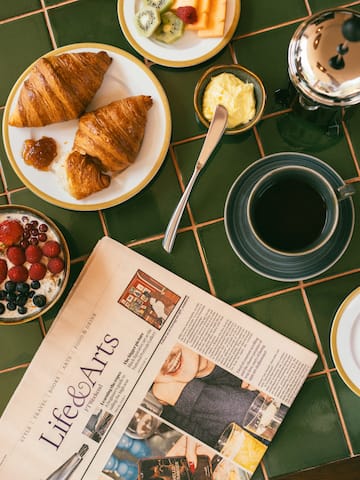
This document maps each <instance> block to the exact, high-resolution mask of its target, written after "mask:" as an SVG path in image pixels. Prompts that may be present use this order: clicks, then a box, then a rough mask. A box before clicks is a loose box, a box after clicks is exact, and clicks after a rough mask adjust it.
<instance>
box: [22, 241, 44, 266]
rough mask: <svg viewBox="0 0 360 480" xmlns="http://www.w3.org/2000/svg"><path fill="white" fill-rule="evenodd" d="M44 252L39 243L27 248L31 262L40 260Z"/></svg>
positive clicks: (27, 257)
mask: <svg viewBox="0 0 360 480" xmlns="http://www.w3.org/2000/svg"><path fill="white" fill-rule="evenodd" d="M42 256H43V252H42V250H41V248H40V247H39V246H38V245H29V246H28V247H27V248H26V250H25V257H26V260H27V261H28V262H29V263H37V262H40V260H41V257H42Z"/></svg>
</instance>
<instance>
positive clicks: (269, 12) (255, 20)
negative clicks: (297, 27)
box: [236, 0, 308, 35]
mask: <svg viewBox="0 0 360 480" xmlns="http://www.w3.org/2000/svg"><path fill="white" fill-rule="evenodd" d="M307 14H308V12H307V10H306V7H305V3H304V1H303V0H291V3H290V2H289V0H277V1H276V2H273V3H272V4H271V8H269V7H268V2H266V0H242V1H241V15H240V21H239V25H238V28H237V30H236V35H243V34H245V33H249V32H256V31H258V30H261V29H263V28H267V27H272V26H274V25H278V24H280V23H285V22H289V21H291V20H295V19H297V18H301V17H305V16H307Z"/></svg>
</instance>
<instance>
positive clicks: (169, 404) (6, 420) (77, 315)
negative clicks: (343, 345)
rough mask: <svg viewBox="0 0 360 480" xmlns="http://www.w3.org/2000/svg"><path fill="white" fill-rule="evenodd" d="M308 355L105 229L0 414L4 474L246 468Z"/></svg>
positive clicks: (263, 446) (308, 364)
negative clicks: (117, 240) (109, 234)
mask: <svg viewBox="0 0 360 480" xmlns="http://www.w3.org/2000/svg"><path fill="white" fill-rule="evenodd" d="M315 360H316V355H315V354H314V353H312V352H310V351H309V350H307V349H305V348H304V347H302V346H300V345H298V344H297V343H295V342H293V341H292V340H290V339H288V338H286V337H284V336H283V335H281V334H279V333H277V332H275V331H274V330H272V329H270V328H269V327H267V326H265V325H263V324H262V323H260V322H258V321H257V320H255V319H253V318H251V317H250V316H248V315H246V314H244V313H242V312H241V311H239V310H236V309H235V308H233V307H231V306H229V305H227V304H226V303H224V302H222V301H220V300H219V299H217V298H215V297H214V296H212V295H210V294H208V293H207V292H204V291H203V290H201V289H199V288H198V287H196V286H194V285H192V284H190V283H189V282H187V281H185V280H183V279H181V278H179V277H178V276H176V275H175V274H173V273H171V272H169V271H167V270H166V269H164V268H163V267H161V266H159V265H157V264H155V263H154V262H152V261H150V260H148V259H146V258H145V257H143V256H141V255H140V254H138V253H136V252H134V251H133V250H131V249H129V248H127V247H125V246H123V245H121V244H120V243H118V242H116V241H114V240H112V239H111V238H109V237H104V238H102V239H101V240H100V241H99V242H98V244H97V245H96V247H95V248H94V251H93V252H92V254H91V255H90V257H89V259H88V261H87V262H86V264H85V266H84V268H83V270H82V272H81V274H80V276H79V278H78V280H77V282H76V283H75V285H74V286H73V288H72V290H71V292H70V294H69V295H68V298H67V299H66V301H65V302H64V304H63V306H62V308H61V310H60V311H59V313H58V315H57V317H56V319H55V320H54V322H53V325H52V326H51V328H50V331H49V332H48V334H47V335H46V337H45V339H44V341H43V342H42V344H41V346H40V348H39V350H38V351H37V353H36V355H35V357H34V358H33V361H32V362H31V364H30V366H29V367H28V370H27V371H26V373H25V375H24V377H23V379H22V381H21V382H20V384H19V386H18V388H17V390H16V391H15V393H14V395H13V398H12V399H11V400H10V402H9V404H8V406H7V408H6V410H5V412H4V414H3V415H2V417H1V419H0V478H1V480H14V479H20V478H26V479H27V480H55V479H56V480H60V479H61V480H65V479H69V478H71V480H78V479H86V480H94V479H95V480H109V479H123V480H133V479H134V480H135V479H143V480H147V479H163V480H165V479H166V480H169V479H171V480H174V479H177V480H183V479H187V480H189V479H214V480H219V479H221V480H223V479H224V480H226V479H229V480H230V479H232V480H236V479H238V480H247V479H249V478H250V477H251V475H252V474H253V473H254V471H255V469H256V468H257V466H258V464H259V462H260V461H261V458H262V456H263V455H264V454H265V452H266V450H267V448H268V446H269V444H270V442H271V440H272V438H273V436H274V435H275V433H276V432H277V430H278V428H279V426H280V424H281V423H282V421H283V419H284V417H285V416H286V413H287V411H288V409H289V407H290V406H291V404H292V402H293V401H294V399H295V397H296V395H297V393H298V392H299V390H300V388H301V386H302V384H303V382H304V380H305V379H306V377H307V375H308V373H309V371H310V369H311V368H312V366H313V364H314V362H315Z"/></svg>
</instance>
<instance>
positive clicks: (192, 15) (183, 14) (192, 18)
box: [176, 6, 198, 23]
mask: <svg viewBox="0 0 360 480" xmlns="http://www.w3.org/2000/svg"><path fill="white" fill-rule="evenodd" d="M176 15H177V16H178V17H179V18H180V19H181V20H182V21H183V22H184V23H195V22H197V19H198V18H197V12H196V9H195V8H194V7H190V6H187V7H178V8H177V9H176Z"/></svg>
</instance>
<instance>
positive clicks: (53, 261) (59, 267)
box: [47, 257, 64, 273]
mask: <svg viewBox="0 0 360 480" xmlns="http://www.w3.org/2000/svg"><path fill="white" fill-rule="evenodd" d="M47 268H48V270H49V271H50V272H51V273H60V272H62V271H63V270H64V260H63V259H62V258H60V257H53V258H50V260H49V261H48V264H47Z"/></svg>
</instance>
